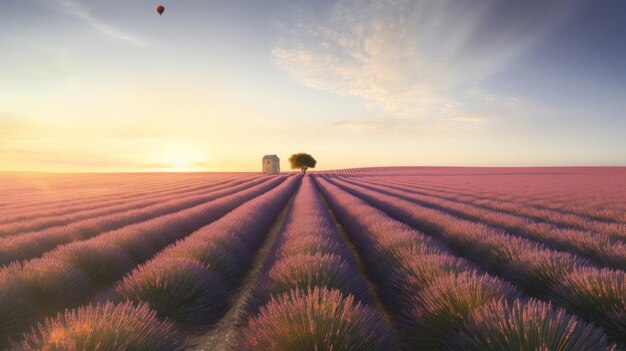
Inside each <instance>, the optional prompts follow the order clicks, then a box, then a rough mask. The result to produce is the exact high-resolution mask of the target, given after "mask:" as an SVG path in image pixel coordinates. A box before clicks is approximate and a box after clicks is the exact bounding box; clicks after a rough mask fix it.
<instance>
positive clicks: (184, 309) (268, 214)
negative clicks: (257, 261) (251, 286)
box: [16, 177, 299, 350]
mask: <svg viewBox="0 0 626 351" xmlns="http://www.w3.org/2000/svg"><path fill="white" fill-rule="evenodd" d="M298 181H299V178H298V177H292V178H290V179H288V180H287V181H285V182H283V183H282V184H280V185H279V186H277V187H276V188H274V189H272V190H270V191H268V192H266V193H264V194H263V195H260V196H258V197H256V198H254V199H252V200H250V201H249V202H247V203H245V204H244V205H242V206H240V207H238V208H237V209H236V210H234V211H232V212H230V213H228V214H227V215H225V216H224V217H222V218H220V219H219V220H217V221H215V222H214V223H211V224H209V225H207V226H205V227H202V228H200V229H198V230H197V231H195V232H194V233H192V234H191V235H189V236H188V237H186V238H185V239H183V240H180V241H178V242H176V243H175V244H173V245H171V246H169V247H168V248H166V249H165V250H163V251H162V252H160V253H159V254H158V255H157V256H155V257H154V258H152V259H151V260H150V261H148V262H146V263H145V264H143V265H141V266H140V267H137V268H136V269H134V270H133V271H132V272H131V273H129V274H128V275H127V276H126V277H125V278H124V279H123V280H122V281H120V282H119V283H118V284H117V285H116V292H117V294H118V297H119V298H120V299H123V300H126V302H124V303H122V304H119V305H117V306H118V308H122V309H124V308H126V307H124V306H133V305H131V303H132V304H138V305H139V306H140V307H141V306H145V307H144V308H147V309H148V310H149V311H151V313H154V314H155V315H156V317H158V318H161V319H162V320H164V321H158V320H155V319H154V318H152V320H153V321H152V322H153V323H155V324H156V325H157V326H159V325H160V324H165V326H166V327H171V324H170V323H171V322H169V321H173V322H175V323H185V324H189V323H192V324H209V323H211V322H214V321H215V320H217V319H218V318H219V317H220V316H221V315H222V313H223V312H224V311H225V310H226V309H227V308H228V301H227V295H228V293H229V291H231V290H232V289H234V288H235V287H236V286H237V283H238V282H240V281H241V280H242V279H243V275H244V274H245V272H246V271H247V269H248V268H249V266H250V257H252V256H253V254H254V252H255V251H256V249H258V247H259V246H260V245H261V243H262V242H263V241H264V239H265V237H266V233H267V231H268V229H269V228H270V226H271V225H272V223H273V221H274V218H275V217H276V216H277V215H278V213H279V212H280V210H281V208H283V206H284V204H285V203H286V202H287V199H288V198H289V197H290V196H291V194H292V193H293V191H294V190H295V188H296V186H297V184H298ZM119 306H122V307H119ZM85 308H90V307H81V308H79V309H77V310H74V311H66V313H65V316H67V315H69V316H71V317H74V316H77V315H78V316H79V318H76V317H74V319H81V318H80V314H79V311H81V310H82V309H85ZM151 316H153V315H151ZM88 317H89V318H87V317H83V318H82V319H86V320H85V321H82V322H84V323H89V324H90V325H89V326H90V327H91V325H93V324H96V325H101V326H100V328H99V330H102V329H104V330H106V331H107V332H108V335H102V334H100V333H96V334H95V335H92V336H91V338H90V341H91V342H92V343H93V344H97V343H99V344H101V345H102V344H105V345H107V346H108V347H105V349H115V348H114V347H112V346H113V345H112V344H113V342H115V341H116V340H118V339H129V337H128V334H131V337H130V339H131V340H134V338H133V334H134V333H140V332H142V330H141V329H142V328H144V325H143V324H140V325H138V326H135V327H133V326H130V327H128V326H123V324H124V321H126V320H127V319H128V318H129V315H128V313H120V314H118V315H112V316H107V317H108V318H107V319H105V316H96V317H95V318H94V316H93V313H92V314H90V315H88ZM65 320H67V318H66V317H64V315H59V316H57V318H56V319H49V320H48V321H47V323H46V324H45V325H44V326H40V327H39V328H37V329H34V330H33V331H32V332H31V333H30V334H28V335H26V337H25V339H24V341H23V343H22V344H19V345H17V347H16V349H19V348H21V347H24V346H25V345H27V346H29V347H32V348H34V349H39V348H43V347H44V346H46V345H48V344H51V343H53V342H54V340H53V336H52V333H51V332H50V329H53V328H55V326H56V325H59V324H61V325H65V324H68V323H63V322H65ZM121 326H123V327H121ZM67 329H70V330H69V331H70V332H71V326H69V327H67ZM163 329H166V330H165V332H166V335H169V334H171V330H170V328H163ZM135 338H138V337H135ZM67 339H68V340H67V344H69V345H71V346H74V345H77V344H79V343H82V342H83V341H82V339H81V338H80V336H79V335H72V337H70V338H67ZM175 340H177V343H176V344H173V345H172V343H171V341H170V338H167V339H163V338H159V339H156V343H155V345H154V346H153V348H148V349H163V350H168V349H170V348H171V349H178V348H180V347H182V346H184V345H183V344H182V342H181V340H182V338H181V337H177V338H176V339H175ZM164 343H165V344H164Z"/></svg>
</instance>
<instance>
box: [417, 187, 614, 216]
mask: <svg viewBox="0 0 626 351" xmlns="http://www.w3.org/2000/svg"><path fill="white" fill-rule="evenodd" d="M533 183H535V182H533ZM423 184H425V185H427V186H433V182H423ZM539 184H540V187H539V188H538V189H534V191H533V189H530V188H524V191H523V193H516V192H515V190H516V188H518V187H519V183H516V184H506V185H504V186H502V185H500V187H499V188H498V187H495V188H494V186H495V185H494V184H493V183H489V184H480V185H479V186H478V187H476V185H474V184H469V185H468V184H451V185H447V186H445V187H444V186H443V185H442V184H440V183H437V184H436V186H437V188H442V187H444V188H445V189H449V190H451V191H460V192H463V191H467V190H468V188H470V189H472V188H473V189H476V191H481V192H482V193H483V195H484V196H488V197H490V198H494V199H497V200H500V201H507V202H516V203H521V204H523V205H526V206H532V207H536V208H539V209H549V210H553V211H558V212H563V213H568V214H575V215H579V216H583V217H587V218H590V219H595V220H600V221H612V222H618V223H626V217H624V209H625V208H624V207H623V206H622V207H621V210H620V206H619V204H620V203H621V201H622V198H623V194H624V190H623V189H616V191H614V192H612V193H608V192H606V191H603V192H597V189H587V188H586V187H585V188H583V189H580V188H579V186H581V185H584V183H581V182H580V181H574V182H571V183H569V184H568V186H570V187H572V188H570V189H567V190H568V191H566V192H563V190H562V189H561V192H560V193H559V192H558V191H555V189H554V185H555V184H553V183H548V184H543V185H541V183H539ZM559 185H560V184H559ZM485 189H489V190H488V191H486V190H485ZM576 192H581V193H582V194H573V193H576ZM575 195H577V196H575ZM607 195H612V199H609V198H608V196H607Z"/></svg>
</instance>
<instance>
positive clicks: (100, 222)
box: [0, 178, 268, 265]
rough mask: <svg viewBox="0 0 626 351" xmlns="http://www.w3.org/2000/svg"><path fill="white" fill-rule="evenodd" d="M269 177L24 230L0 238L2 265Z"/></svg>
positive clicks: (247, 185)
mask: <svg viewBox="0 0 626 351" xmlns="http://www.w3.org/2000/svg"><path fill="white" fill-rule="evenodd" d="M267 181H268V178H260V179H256V180H253V181H250V182H246V183H243V184H241V185H238V186H233V187H228V188H226V189H223V190H217V191H210V192H208V193H207V194H206V195H198V196H193V197H188V198H184V199H181V200H174V201H170V203H164V204H158V205H154V206H150V207H147V208H143V209H138V210H133V211H128V212H123V213H121V214H112V215H108V216H103V217H97V218H93V219H87V220H83V221H79V222H76V223H73V224H71V225H68V226H62V227H53V228H49V229H46V230H43V231H39V232H33V233H23V234H21V235H17V236H14V237H5V238H2V239H0V265H2V264H8V263H10V262H13V261H18V260H25V259H30V258H33V257H37V256H39V255H41V254H43V253H44V252H46V251H48V250H51V249H53V248H55V247H56V246H59V245H62V244H66V243H70V242H74V241H81V240H85V239H88V238H90V237H93V236H97V235H99V234H102V233H106V232H108V231H111V230H116V229H118V228H123V227H124V226H129V225H132V224H134V223H137V222H142V221H147V220H150V219H153V218H158V217H161V216H166V215H168V214H171V213H175V212H177V211H181V210H184V209H187V208H193V207H195V206H201V205H203V204H205V203H207V202H209V201H212V200H215V199H219V198H221V197H223V196H227V195H231V194H237V193H238V192H241V191H244V190H246V189H249V188H253V187H255V186H257V185H258V184H262V183H264V182H267Z"/></svg>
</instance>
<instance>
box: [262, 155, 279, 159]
mask: <svg viewBox="0 0 626 351" xmlns="http://www.w3.org/2000/svg"><path fill="white" fill-rule="evenodd" d="M266 158H276V159H278V156H276V155H265V156H263V159H266Z"/></svg>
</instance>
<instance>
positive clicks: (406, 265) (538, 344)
mask: <svg viewBox="0 0 626 351" xmlns="http://www.w3.org/2000/svg"><path fill="white" fill-rule="evenodd" d="M0 194H1V195H2V196H0V213H1V215H0V265H2V268H1V270H0V349H10V350H311V351H314V350H474V351H482V350H493V351H496V350H515V351H522V350H529V351H537V350H541V351H547V350H567V351H574V350H623V349H624V347H626V168H619V167H612V168H601V167H588V168H586V167H581V168H569V167H563V168H446V167H388V168H358V169H347V170H337V171H324V172H316V173H310V174H307V175H305V176H302V175H299V174H298V175H296V174H292V173H281V174H276V175H267V174H260V173H161V174H159V173H144V174H141V173H137V174H82V175H78V174H38V173H29V174H27V173H25V174H20V173H5V174H0Z"/></svg>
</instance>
